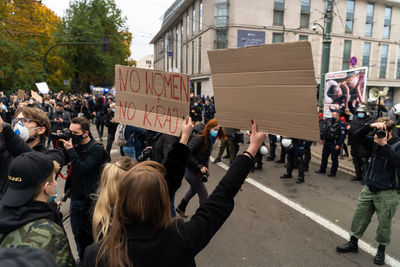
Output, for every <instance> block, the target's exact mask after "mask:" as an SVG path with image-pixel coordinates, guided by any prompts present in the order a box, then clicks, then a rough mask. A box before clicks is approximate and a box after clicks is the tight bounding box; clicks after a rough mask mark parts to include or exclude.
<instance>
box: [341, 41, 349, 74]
mask: <svg viewBox="0 0 400 267" xmlns="http://www.w3.org/2000/svg"><path fill="white" fill-rule="evenodd" d="M350 55H351V41H349V40H345V41H344V46H343V62H342V70H348V69H349V65H350V63H349V61H350Z"/></svg>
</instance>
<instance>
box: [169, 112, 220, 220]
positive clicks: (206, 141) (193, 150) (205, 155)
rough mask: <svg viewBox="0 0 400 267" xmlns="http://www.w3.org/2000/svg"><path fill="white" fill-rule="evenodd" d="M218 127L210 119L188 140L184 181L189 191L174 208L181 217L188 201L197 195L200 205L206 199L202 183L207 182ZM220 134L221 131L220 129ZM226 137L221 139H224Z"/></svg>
mask: <svg viewBox="0 0 400 267" xmlns="http://www.w3.org/2000/svg"><path fill="white" fill-rule="evenodd" d="M219 130H220V127H219V125H218V121H217V120H216V119H211V120H210V121H209V122H208V123H207V124H206V126H205V127H204V129H203V131H202V132H201V134H200V135H198V136H195V137H194V138H192V140H190V142H189V144H188V146H189V149H190V154H189V159H188V164H187V167H186V170H185V179H186V181H188V183H189V184H190V188H189V190H188V191H187V192H186V194H185V196H184V197H183V199H182V201H181V203H180V204H179V206H178V207H177V208H176V211H177V212H178V213H179V214H180V215H181V216H182V217H184V216H185V211H186V206H187V205H188V203H189V201H190V199H191V198H192V197H193V196H194V195H195V194H196V193H197V194H198V196H199V203H200V205H201V204H203V203H204V202H205V201H206V200H207V198H208V192H207V188H206V187H205V185H204V182H206V181H207V179H208V176H209V172H208V161H209V160H210V155H211V151H212V148H213V144H214V143H215V141H216V140H217V137H218V136H219V135H221V134H220V132H219ZM221 132H222V129H221ZM225 138H226V137H225V136H223V137H221V140H222V139H225Z"/></svg>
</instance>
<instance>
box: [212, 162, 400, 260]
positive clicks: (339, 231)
mask: <svg viewBox="0 0 400 267" xmlns="http://www.w3.org/2000/svg"><path fill="white" fill-rule="evenodd" d="M210 160H211V161H214V160H215V158H213V157H210ZM217 165H218V166H219V167H221V168H222V169H224V170H228V169H229V166H228V165H226V164H224V163H222V162H219V163H217ZM246 182H248V183H249V184H251V185H253V186H254V187H256V188H258V189H259V190H261V191H263V192H264V193H267V194H268V195H270V196H271V197H273V198H275V199H276V200H279V201H280V202H282V203H283V204H285V205H287V206H289V207H291V208H292V209H294V210H296V211H298V212H300V213H301V214H304V215H305V216H307V217H308V218H310V219H311V220H313V221H314V222H316V223H318V224H319V225H321V226H323V227H325V228H326V229H328V230H330V231H332V232H334V233H335V234H337V235H338V236H340V237H342V238H344V239H346V240H348V239H349V233H348V231H346V230H344V229H343V228H341V227H339V226H337V225H336V224H334V223H332V222H330V221H328V220H327V219H325V218H323V217H322V216H320V215H318V214H316V213H314V212H312V211H310V210H308V209H306V208H304V207H303V206H301V205H300V204H298V203H296V202H294V201H292V200H290V199H288V198H287V197H285V196H283V195H281V194H279V193H278V192H276V191H274V190H272V189H271V188H269V187H266V186H265V185H263V184H261V183H259V182H257V181H255V180H254V179H252V178H250V177H248V178H247V179H246ZM358 247H359V248H360V249H362V250H364V251H365V252H367V253H368V254H371V255H372V256H375V254H376V250H377V248H375V247H373V246H372V245H370V244H369V243H367V242H365V241H363V240H359V241H358ZM385 263H386V264H387V265H390V266H394V267H400V261H398V260H396V259H395V258H394V257H392V256H389V255H388V254H387V253H386V256H385Z"/></svg>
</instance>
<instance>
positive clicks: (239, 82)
mask: <svg viewBox="0 0 400 267" xmlns="http://www.w3.org/2000/svg"><path fill="white" fill-rule="evenodd" d="M208 58H209V61H210V65H211V73H212V81H213V88H214V98H215V107H216V112H217V113H216V116H217V119H218V122H219V123H220V124H221V125H222V126H224V127H232V128H239V129H248V128H249V127H250V119H254V120H255V121H256V123H257V125H258V128H259V130H262V131H266V132H269V133H274V134H279V135H283V136H287V137H292V138H300V139H306V140H319V125H318V118H317V113H316V105H317V100H316V84H315V74H314V65H313V58H312V52H311V44H310V43H309V42H293V43H279V44H271V45H265V46H255V47H246V48H235V49H224V50H216V51H208Z"/></svg>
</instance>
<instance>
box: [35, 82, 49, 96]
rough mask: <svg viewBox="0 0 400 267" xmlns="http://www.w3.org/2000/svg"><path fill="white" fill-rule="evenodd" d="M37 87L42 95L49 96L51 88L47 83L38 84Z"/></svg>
mask: <svg viewBox="0 0 400 267" xmlns="http://www.w3.org/2000/svg"><path fill="white" fill-rule="evenodd" d="M36 87H37V88H38V90H39V92H40V93H41V94H48V93H49V92H50V89H49V86H48V85H47V83H46V82H42V83H36Z"/></svg>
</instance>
